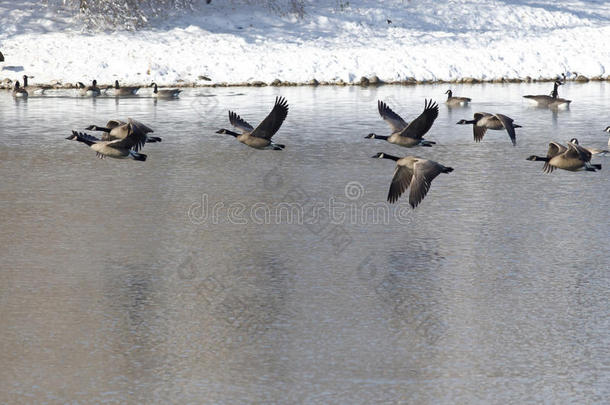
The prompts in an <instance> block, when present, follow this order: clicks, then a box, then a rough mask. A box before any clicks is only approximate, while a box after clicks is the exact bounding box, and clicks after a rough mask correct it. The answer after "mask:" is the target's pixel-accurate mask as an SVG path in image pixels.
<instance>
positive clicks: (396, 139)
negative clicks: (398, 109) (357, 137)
mask: <svg viewBox="0 0 610 405" xmlns="http://www.w3.org/2000/svg"><path fill="white" fill-rule="evenodd" d="M377 109H378V111H379V115H381V118H383V120H384V121H385V122H387V123H388V125H389V126H390V129H391V131H392V133H391V134H390V136H383V135H377V134H375V133H370V134H368V135H367V136H365V138H366V139H382V140H385V141H388V142H390V143H393V144H395V145H399V146H404V147H406V148H412V147H414V146H432V145H434V144H435V143H436V142H432V141H427V140H425V139H423V136H424V135H425V134H426V133H427V132H428V131H429V130H430V128H431V127H432V124H434V120H435V119H436V117H438V104H436V103H435V102H433V101H432V100H430V101H428V100H425V101H424V111H423V112H422V113H421V114H420V115H419V116H418V117H417V118H415V119H414V120H413V121H411V123H409V124H407V122H405V120H403V119H402V117H401V116H400V115H398V114H396V113H395V112H394V111H392V109H391V108H390V107H389V106H388V105H387V104H386V103H384V102H383V101H381V100H378V101H377Z"/></svg>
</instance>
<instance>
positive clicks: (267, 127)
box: [216, 97, 288, 150]
mask: <svg viewBox="0 0 610 405" xmlns="http://www.w3.org/2000/svg"><path fill="white" fill-rule="evenodd" d="M287 115H288V103H287V102H286V99H285V98H283V97H276V98H275V105H274V106H273V109H272V110H271V112H270V113H269V114H268V115H267V117H266V118H265V119H264V120H263V121H262V122H261V123H260V124H259V125H258V126H257V127H256V128H254V127H252V125H250V124H248V123H247V122H246V121H245V120H243V119H242V118H241V117H240V116H239V115H237V114H236V113H234V112H233V111H229V122H230V123H231V125H233V126H234V127H235V128H238V129H240V130H241V131H242V133H241V134H239V133H237V132H233V131H229V130H228V129H220V130H218V131H216V133H218V134H226V135H231V136H234V137H235V138H236V139H237V140H238V141H239V142H241V143H243V144H245V145H248V146H250V147H251V148H255V149H272V150H282V149H284V148H285V146H284V145H281V144H277V143H274V142H272V141H271V137H272V136H273V135H275V133H276V132H277V131H278V130H279V129H280V127H281V126H282V123H283V122H284V120H285V119H286V116H287Z"/></svg>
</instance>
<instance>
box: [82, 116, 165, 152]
mask: <svg viewBox="0 0 610 405" xmlns="http://www.w3.org/2000/svg"><path fill="white" fill-rule="evenodd" d="M128 121H130V122H131V121H133V122H136V123H137V124H138V125H139V129H140V131H142V132H143V133H144V139H145V140H144V141H145V142H146V143H153V142H161V138H159V137H158V136H148V135H147V134H148V133H150V132H154V131H153V130H152V129H150V128H149V127H147V126H146V125H144V124H142V123H140V122H138V121H135V120H132V119H131V118H128ZM85 129H86V130H89V131H102V132H104V134H103V135H102V139H101V140H102V141H114V140H117V139H125V138H126V137H127V136H129V134H130V132H131V126H130V124H129V123H128V122H124V121H121V120H110V121H108V122H107V123H106V126H105V127H98V126H97V125H89V126H88V127H87V128H85ZM139 148H140V147H139V146H136V152H137V151H138V149H139Z"/></svg>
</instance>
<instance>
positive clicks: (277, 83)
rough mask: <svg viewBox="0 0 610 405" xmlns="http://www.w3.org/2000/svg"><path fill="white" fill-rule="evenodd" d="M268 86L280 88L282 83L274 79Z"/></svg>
mask: <svg viewBox="0 0 610 405" xmlns="http://www.w3.org/2000/svg"><path fill="white" fill-rule="evenodd" d="M270 85H271V86H281V85H282V81H281V80H280V79H275V80H274V81H272V82H271V84H270Z"/></svg>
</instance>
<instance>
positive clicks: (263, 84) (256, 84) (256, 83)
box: [250, 80, 267, 87]
mask: <svg viewBox="0 0 610 405" xmlns="http://www.w3.org/2000/svg"><path fill="white" fill-rule="evenodd" d="M250 85H251V86H253V87H265V86H266V85H267V83H265V82H262V81H260V80H255V81H253V82H252V83H250Z"/></svg>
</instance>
